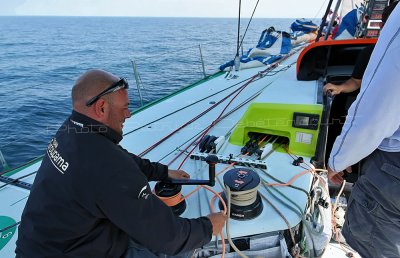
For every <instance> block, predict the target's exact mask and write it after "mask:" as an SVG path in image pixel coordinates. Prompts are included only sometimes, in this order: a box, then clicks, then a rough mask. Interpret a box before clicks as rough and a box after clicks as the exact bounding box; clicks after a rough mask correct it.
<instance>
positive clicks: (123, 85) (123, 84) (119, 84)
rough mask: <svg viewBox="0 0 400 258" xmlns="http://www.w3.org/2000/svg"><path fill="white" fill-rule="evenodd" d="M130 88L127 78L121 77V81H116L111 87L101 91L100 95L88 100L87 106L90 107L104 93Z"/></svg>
mask: <svg viewBox="0 0 400 258" xmlns="http://www.w3.org/2000/svg"><path fill="white" fill-rule="evenodd" d="M128 88H129V84H128V81H127V80H126V79H125V78H120V80H119V81H117V82H114V83H113V84H111V85H110V87H108V88H106V89H105V90H103V91H102V92H100V93H99V94H98V95H96V96H94V97H93V98H91V99H90V100H88V101H87V102H86V106H88V107H90V106H91V105H93V103H95V102H96V101H98V100H99V99H100V98H101V97H103V96H104V95H107V94H109V93H112V92H116V91H117V90H120V89H128Z"/></svg>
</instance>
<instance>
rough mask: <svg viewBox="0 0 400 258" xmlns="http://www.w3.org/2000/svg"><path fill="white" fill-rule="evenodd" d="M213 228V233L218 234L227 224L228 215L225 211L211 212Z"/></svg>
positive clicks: (210, 218)
mask: <svg viewBox="0 0 400 258" xmlns="http://www.w3.org/2000/svg"><path fill="white" fill-rule="evenodd" d="M207 217H208V219H209V220H210V221H211V224H212V228H213V235H218V234H219V232H221V231H222V228H223V227H224V225H225V221H226V218H227V217H226V215H225V214H224V213H223V212H218V213H211V214H209V215H208V216H207Z"/></svg>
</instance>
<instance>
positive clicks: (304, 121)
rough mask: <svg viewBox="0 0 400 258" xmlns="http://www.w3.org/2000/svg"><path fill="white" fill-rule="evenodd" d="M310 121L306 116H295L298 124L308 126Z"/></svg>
mask: <svg viewBox="0 0 400 258" xmlns="http://www.w3.org/2000/svg"><path fill="white" fill-rule="evenodd" d="M309 123H310V118H309V117H306V116H297V117H296V125H298V126H308V124H309Z"/></svg>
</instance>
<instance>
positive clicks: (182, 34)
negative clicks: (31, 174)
mask: <svg viewBox="0 0 400 258" xmlns="http://www.w3.org/2000/svg"><path fill="white" fill-rule="evenodd" d="M294 20H295V19H254V20H253V21H252V22H251V25H250V27H249V30H248V31H247V32H246V35H245V38H244V40H243V51H247V50H248V48H250V47H254V46H255V45H256V44H257V41H258V38H259V36H260V34H261V32H262V31H263V30H264V29H266V28H268V27H270V26H274V27H275V28H276V29H277V30H284V31H288V32H289V27H290V24H291V23H292V22H293V21H294ZM248 21H249V20H248V19H244V20H242V21H241V36H243V35H244V31H245V28H246V26H247V23H248ZM0 32H1V33H0V151H1V152H2V153H3V155H4V158H5V160H6V162H7V164H8V166H9V167H15V166H17V165H20V164H23V163H25V162H27V161H29V160H31V159H33V158H35V157H37V156H39V155H42V154H43V153H44V150H45V148H46V146H47V144H48V142H49V141H50V139H51V138H52V136H53V135H54V134H55V132H56V130H57V128H58V127H59V126H60V125H61V124H62V122H63V121H64V120H65V119H66V118H67V117H68V115H69V114H70V113H71V97H70V95H71V88H72V86H73V84H74V82H75V80H76V79H77V77H78V76H79V75H80V74H82V73H83V72H85V71H87V70H88V69H93V68H98V69H104V70H106V71H109V72H112V73H113V74H115V75H117V76H120V77H125V78H127V79H128V81H129V83H130V88H129V94H130V101H131V103H132V104H131V107H130V108H131V109H132V110H133V109H135V108H138V107H139V106H140V101H139V98H138V93H137V86H136V82H135V77H134V73H133V68H132V62H135V63H136V65H137V71H138V72H139V75H140V79H141V82H142V83H141V85H142V90H141V92H142V97H143V102H144V103H148V102H150V101H153V100H155V99H157V98H160V97H162V96H165V95H167V94H169V93H172V92H173V91H175V90H177V89H179V88H181V87H183V86H186V85H189V84H190V83H193V82H195V81H197V80H199V79H201V78H203V76H204V74H203V70H202V64H201V61H200V60H201V58H200V50H199V45H201V49H202V54H203V60H204V65H205V72H206V74H207V75H209V74H213V73H215V72H216V71H217V70H218V67H219V66H220V65H221V64H223V63H225V62H227V61H229V60H233V58H234V56H235V54H236V41H237V19H229V18H137V17H0ZM0 154H1V153H0ZM3 169H4V167H3V166H2V165H1V164H0V171H1V170H3Z"/></svg>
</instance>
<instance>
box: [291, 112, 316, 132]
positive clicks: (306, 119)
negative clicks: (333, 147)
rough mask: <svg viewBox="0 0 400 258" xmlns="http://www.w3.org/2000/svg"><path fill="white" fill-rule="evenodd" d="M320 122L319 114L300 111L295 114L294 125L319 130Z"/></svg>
mask: <svg viewBox="0 0 400 258" xmlns="http://www.w3.org/2000/svg"><path fill="white" fill-rule="evenodd" d="M318 124H319V115H318V114H307V113H298V112H295V113H294V114H293V125H292V126H293V127H296V128H304V129H311V130H317V129H318Z"/></svg>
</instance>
